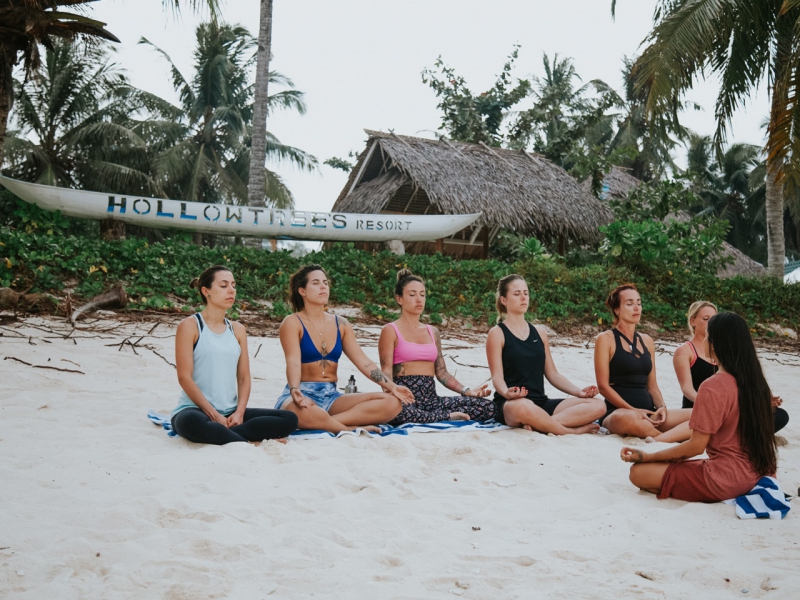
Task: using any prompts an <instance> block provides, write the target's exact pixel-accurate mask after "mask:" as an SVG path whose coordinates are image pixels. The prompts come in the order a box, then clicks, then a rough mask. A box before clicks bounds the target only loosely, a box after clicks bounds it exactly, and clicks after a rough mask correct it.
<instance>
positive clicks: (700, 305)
mask: <svg viewBox="0 0 800 600" xmlns="http://www.w3.org/2000/svg"><path fill="white" fill-rule="evenodd" d="M706 306H708V307H710V308H713V309H714V312H719V310H717V307H716V306H715V305H714V304H712V303H711V302H709V301H708V300H698V301H697V302H692V305H691V306H690V307H689V312H688V313H686V324H687V325H688V326H689V332H690V333H691V334H692V335H694V327H692V319H694V318H696V317H697V313H699V312H700V311H701V310H703V309H704V308H705V307H706Z"/></svg>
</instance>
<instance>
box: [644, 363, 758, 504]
mask: <svg viewBox="0 0 800 600" xmlns="http://www.w3.org/2000/svg"><path fill="white" fill-rule="evenodd" d="M738 426H739V392H738V388H737V386H736V379H735V378H734V377H733V375H730V374H728V373H717V374H716V375H713V376H711V377H709V378H708V379H707V380H706V381H704V382H703V384H702V385H701V386H700V389H699V390H697V401H696V402H695V405H694V409H692V416H691V418H690V419H689V427H690V428H691V429H692V430H693V431H697V432H699V433H707V434H709V435H710V436H711V437H710V438H709V440H708V445H707V446H706V453H707V454H708V459H707V460H686V461H681V462H677V463H673V464H671V465H670V466H669V467H667V470H666V472H665V473H664V479H663V480H662V482H661V492H660V493H659V494H658V497H659V498H677V499H679V500H687V501H689V502H719V501H721V500H728V499H729V498H735V497H736V496H741V495H742V494H746V493H747V492H749V491H750V490H752V489H753V486H755V484H756V482H757V481H758V480H759V478H760V475H759V474H758V473H756V471H755V470H754V468H753V465H752V463H751V462H750V459H749V458H748V456H747V454H745V452H744V450H742V445H741V443H740V441H739V432H738V431H737V428H738Z"/></svg>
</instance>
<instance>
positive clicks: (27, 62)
mask: <svg viewBox="0 0 800 600" xmlns="http://www.w3.org/2000/svg"><path fill="white" fill-rule="evenodd" d="M93 1H94V0H0V24H2V25H1V26H0V31H2V35H0V166H1V165H2V164H3V146H4V144H5V138H6V128H7V123H8V115H9V113H10V112H11V108H12V106H13V103H14V89H13V78H12V73H13V70H14V67H15V66H16V65H17V64H19V63H20V62H21V63H22V67H23V70H24V74H25V79H26V80H27V79H28V77H30V76H31V75H33V74H35V73H37V72H38V70H39V67H40V66H41V64H42V58H41V50H40V48H39V46H40V45H41V46H44V47H45V48H46V49H48V50H51V49H53V47H54V43H55V40H57V39H67V40H74V39H75V38H76V37H79V36H80V37H83V38H84V39H86V40H87V41H92V40H103V39H104V40H111V41H113V42H119V39H117V37H116V36H115V35H114V34H113V33H111V32H110V31H108V30H107V29H105V23H103V22H101V21H98V20H96V19H91V18H89V17H87V16H85V15H82V14H78V13H75V12H69V11H67V10H64V7H67V8H69V9H74V10H75V9H77V10H80V9H81V8H83V7H84V5H86V4H89V2H93ZM162 2H163V4H164V6H165V7H167V6H171V7H172V9H173V10H174V11H179V10H180V6H181V3H180V0H162ZM186 3H188V4H189V6H190V7H191V8H192V10H197V9H199V8H200V7H201V6H202V7H206V8H208V9H209V11H210V13H211V16H212V18H213V19H216V15H217V13H218V12H219V0H188V1H187V2H184V4H186Z"/></svg>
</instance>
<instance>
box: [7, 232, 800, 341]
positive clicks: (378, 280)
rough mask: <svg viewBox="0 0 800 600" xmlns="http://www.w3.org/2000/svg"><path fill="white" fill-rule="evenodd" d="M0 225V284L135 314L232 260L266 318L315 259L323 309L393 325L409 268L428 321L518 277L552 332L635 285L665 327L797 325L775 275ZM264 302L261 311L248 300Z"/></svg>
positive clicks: (193, 295) (794, 298) (188, 297)
mask: <svg viewBox="0 0 800 600" xmlns="http://www.w3.org/2000/svg"><path fill="white" fill-rule="evenodd" d="M36 222H37V227H35V228H34V227H31V228H28V227H27V226H26V225H23V226H19V227H16V228H10V227H2V228H0V285H2V286H11V287H14V288H16V289H18V290H22V289H30V290H31V291H33V292H37V291H48V292H55V293H58V292H59V291H60V290H63V288H64V286H65V283H67V282H68V283H69V285H70V286H71V287H75V293H76V295H78V296H82V297H84V298H88V297H91V296H94V295H96V294H97V293H100V292H101V291H103V290H104V289H107V288H109V287H111V286H112V285H113V284H114V283H116V282H118V281H119V282H122V283H123V285H124V286H125V288H126V290H127V291H128V294H129V296H130V298H131V307H132V308H135V309H136V308H141V309H145V308H147V309H159V310H176V311H192V310H195V309H197V308H199V307H200V302H199V297H198V296H197V292H196V291H195V290H191V289H190V288H189V282H190V281H191V280H192V279H193V278H194V277H196V276H197V275H198V274H199V273H200V271H202V270H203V269H204V268H205V267H207V266H209V265H213V264H223V265H229V266H230V268H231V270H232V271H233V273H234V275H235V276H236V279H237V283H238V286H237V287H238V290H239V294H238V305H237V307H235V310H236V311H238V310H240V309H241V306H242V304H247V305H248V310H258V311H260V312H261V313H263V314H264V315H265V316H268V317H270V318H273V319H282V318H283V317H285V316H286V315H288V314H290V313H291V309H290V307H289V304H288V295H287V289H288V286H289V277H290V275H291V274H292V272H294V271H295V270H296V269H297V268H298V267H299V266H300V265H301V264H308V263H314V262H318V263H320V264H322V265H323V266H324V267H325V268H326V270H327V271H328V274H329V275H330V278H331V282H332V289H331V302H332V304H358V305H361V306H362V308H363V310H364V312H365V313H366V314H368V315H372V316H374V317H376V318H378V317H380V318H381V319H382V320H384V321H385V320H390V319H393V318H395V316H396V314H397V306H396V304H395V301H394V297H393V293H394V282H395V274H396V272H397V270H398V269H401V268H403V267H408V268H410V269H411V270H412V271H414V273H416V274H418V275H420V276H421V277H422V278H423V279H425V280H426V282H427V287H428V300H427V310H426V312H427V314H428V316H429V318H430V320H431V322H433V323H440V322H442V321H443V320H444V319H451V318H459V319H464V320H466V321H469V322H472V323H473V324H475V325H478V324H487V323H494V320H495V310H494V301H495V299H494V293H495V289H496V286H497V280H498V279H499V278H500V277H502V276H504V275H508V274H509V273H514V272H516V273H519V274H521V275H522V276H524V277H525V278H526V279H527V280H528V283H529V285H530V290H531V316H532V317H533V318H536V319H539V320H542V321H545V322H548V323H551V324H552V325H554V326H561V325H576V324H585V323H592V324H602V325H605V324H607V323H608V322H609V320H610V318H611V315H610V314H609V313H608V311H607V310H606V308H605V306H604V301H605V298H606V296H607V294H608V292H609V291H610V290H611V289H612V288H613V287H614V286H616V285H618V284H619V283H622V282H626V281H631V282H633V283H636V284H637V285H638V286H639V289H640V290H641V292H642V297H643V302H644V314H645V319H646V320H647V321H652V322H655V323H657V324H658V325H659V326H660V327H663V328H664V329H668V330H670V329H679V328H682V327H683V326H684V323H685V319H686V317H685V315H686V309H687V308H688V306H689V304H691V303H692V302H693V301H695V300H698V299H701V298H702V299H706V300H710V301H712V302H714V303H716V304H717V305H718V306H720V308H721V309H724V310H734V311H736V312H738V313H740V314H741V315H742V316H744V317H745V318H746V319H747V320H748V321H749V322H750V323H753V324H755V323H757V322H761V323H782V324H784V325H787V326H789V327H793V328H800V285H794V286H791V285H790V286H785V285H783V284H782V283H781V282H780V281H778V280H774V281H773V280H771V279H770V280H761V279H745V278H741V277H737V278H732V279H726V280H719V279H717V278H716V277H713V276H709V275H707V274H703V273H697V272H695V271H693V270H688V272H687V270H685V269H675V270H669V269H665V270H659V271H655V272H652V273H649V274H645V273H642V272H641V271H638V270H637V269H633V268H631V267H629V266H625V265H624V264H622V265H617V264H612V265H610V266H605V265H596V264H595V265H591V264H590V265H587V266H577V267H568V266H567V264H566V263H565V261H563V260H560V259H554V258H550V259H543V258H541V257H536V256H533V257H527V258H525V259H523V260H519V261H517V262H515V263H513V264H507V263H505V262H502V261H498V260H465V261H459V260H454V259H452V258H448V257H445V256H442V255H434V256H416V255H406V256H402V257H399V256H396V255H394V254H391V253H389V252H378V253H369V252H364V251H360V250H356V249H355V248H354V245H353V244H335V245H334V246H333V247H332V248H330V249H327V250H324V251H320V252H313V253H311V254H309V255H307V256H305V257H303V258H302V259H298V258H295V257H293V256H292V255H291V254H290V253H289V252H286V251H280V252H265V251H263V250H260V249H256V248H245V247H242V246H232V247H227V248H219V247H218V248H209V247H202V246H196V245H194V244H191V243H189V242H187V241H185V240H184V239H182V238H179V237H173V238H168V239H165V240H164V241H161V242H157V243H148V242H147V241H146V240H143V239H128V240H122V241H104V240H101V239H98V238H97V237H96V236H85V235H74V234H64V233H62V232H63V231H64V230H63V228H59V227H58V226H54V227H48V228H46V229H45V228H44V227H43V226H39V225H38V223H40V221H36ZM67 231H69V229H68V230H67ZM255 300H259V301H269V303H271V306H270V307H262V304H259V303H256V302H254V301H255Z"/></svg>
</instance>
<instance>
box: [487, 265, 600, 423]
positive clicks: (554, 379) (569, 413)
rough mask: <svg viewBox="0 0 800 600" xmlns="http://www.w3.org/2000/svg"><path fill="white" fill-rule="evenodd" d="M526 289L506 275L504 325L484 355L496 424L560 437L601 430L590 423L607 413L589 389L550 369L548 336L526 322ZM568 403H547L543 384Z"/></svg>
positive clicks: (501, 299)
mask: <svg viewBox="0 0 800 600" xmlns="http://www.w3.org/2000/svg"><path fill="white" fill-rule="evenodd" d="M528 304H529V295H528V285H527V284H526V283H525V280H524V279H523V278H522V277H520V276H519V275H509V276H507V277H504V278H503V279H501V280H500V283H499V284H498V286H497V311H498V315H499V316H500V317H503V316H505V319H504V321H503V322H502V323H500V324H499V325H498V326H497V327H493V328H492V330H491V331H490V332H489V336H488V338H487V340H486V355H487V358H488V360H489V369H490V371H491V373H492V383H493V385H494V387H495V390H496V391H495V395H494V402H495V417H494V418H495V420H497V421H498V422H500V423H503V424H505V425H509V426H510V427H522V428H524V429H527V430H529V431H530V430H536V431H541V432H543V433H554V434H556V435H564V434H568V433H589V432H594V431H597V430H598V429H599V426H598V425H597V424H595V423H594V421H595V420H596V419H597V418H599V417H600V416H601V415H602V414H603V413H604V412H605V406H604V404H603V401H602V400H600V399H598V398H595V397H594V396H596V395H597V388H596V387H595V386H593V385H590V386H588V387H585V388H583V389H580V388H578V387H577V386H575V385H573V384H572V383H570V381H569V380H568V379H567V378H566V377H564V376H563V375H561V374H560V373H559V372H558V370H557V369H556V367H555V364H554V363H553V358H552V356H551V355H550V346H549V343H548V339H547V333H546V332H545V330H544V328H542V329H541V330H540V329H538V328H537V327H534V326H533V325H531V324H530V323H528V322H527V321H525V313H526V312H527V310H528ZM545 377H546V378H547V380H548V381H549V382H550V383H551V384H552V385H553V386H555V387H556V388H558V389H559V390H561V391H562V392H564V393H566V394H569V395H570V397H568V398H564V399H560V400H551V399H549V398H548V397H547V395H546V394H545V389H544V379H545Z"/></svg>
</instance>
